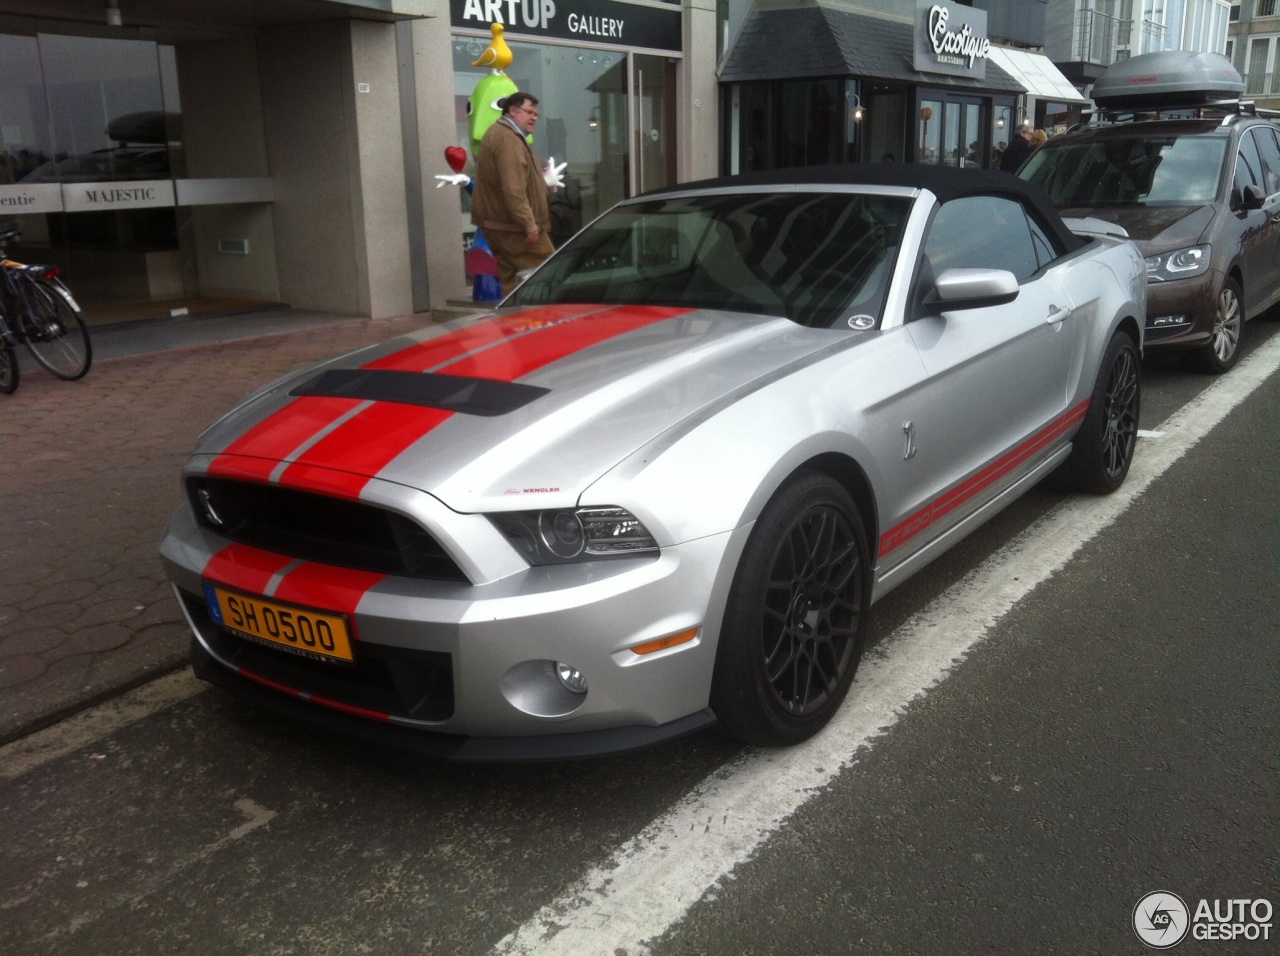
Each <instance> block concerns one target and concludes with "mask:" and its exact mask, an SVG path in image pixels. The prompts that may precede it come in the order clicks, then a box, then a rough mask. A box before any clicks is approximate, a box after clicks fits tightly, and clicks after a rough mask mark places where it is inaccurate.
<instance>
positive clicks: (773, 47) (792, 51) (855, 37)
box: [720, 0, 1024, 93]
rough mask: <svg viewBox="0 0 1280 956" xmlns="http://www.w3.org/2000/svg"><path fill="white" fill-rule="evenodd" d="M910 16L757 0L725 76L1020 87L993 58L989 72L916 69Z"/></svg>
mask: <svg viewBox="0 0 1280 956" xmlns="http://www.w3.org/2000/svg"><path fill="white" fill-rule="evenodd" d="M914 56H915V27H914V25H913V23H912V22H911V21H909V20H905V19H902V18H893V17H889V16H884V17H877V16H871V15H869V14H862V13H854V12H852V11H851V10H848V9H846V8H845V7H843V6H841V5H837V4H835V3H831V4H828V3H825V2H823V0H807V2H806V0H800V2H796V0H789V2H787V3H782V2H777V0H757V2H756V4H755V5H754V6H753V7H752V10H751V13H750V14H748V15H747V19H746V20H745V21H744V22H743V24H742V29H741V30H739V31H738V35H737V37H736V38H735V40H734V43H733V49H732V50H730V51H729V55H728V56H727V57H725V61H724V66H723V67H722V68H721V70H720V81H721V82H722V83H742V82H751V81H754V80H791V79H801V78H804V77H817V76H865V77H876V78H879V79H885V80H896V81H900V82H903V83H920V84H927V85H929V86H953V87H961V88H967V89H980V90H995V91H998V92H1009V93H1022V92H1024V90H1023V86H1022V84H1021V83H1019V82H1018V81H1017V80H1015V79H1014V78H1013V77H1011V76H1010V75H1009V74H1008V73H1007V72H1005V70H1003V69H1001V67H1000V65H999V64H997V63H996V62H995V61H994V59H990V60H988V61H987V71H986V72H987V75H986V79H983V80H974V79H969V78H967V77H960V76H948V75H946V74H944V73H919V72H917V71H916V69H915V66H914Z"/></svg>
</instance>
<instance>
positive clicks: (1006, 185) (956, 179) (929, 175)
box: [640, 163, 1086, 252]
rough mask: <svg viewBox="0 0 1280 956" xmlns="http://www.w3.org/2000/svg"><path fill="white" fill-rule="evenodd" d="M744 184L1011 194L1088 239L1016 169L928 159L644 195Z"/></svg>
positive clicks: (802, 170)
mask: <svg viewBox="0 0 1280 956" xmlns="http://www.w3.org/2000/svg"><path fill="white" fill-rule="evenodd" d="M739 186H817V187H821V186H905V187H908V188H912V189H927V190H929V191H930V192H931V193H933V194H934V195H935V196H937V197H938V201H939V202H944V203H945V202H949V201H950V200H952V199H957V198H959V197H961V196H1001V195H1003V196H1007V197H1009V198H1011V199H1015V200H1018V201H1020V202H1022V203H1023V204H1025V205H1026V206H1027V207H1028V208H1029V209H1031V210H1032V211H1033V212H1034V213H1035V215H1036V218H1037V219H1038V220H1039V221H1040V224H1041V225H1042V226H1043V227H1044V228H1045V229H1046V230H1047V231H1048V232H1050V233H1051V234H1052V235H1053V237H1054V238H1055V239H1057V241H1058V242H1059V244H1060V246H1061V248H1063V249H1065V250H1066V251H1068V252H1070V251H1072V250H1074V249H1078V248H1080V247H1081V246H1082V245H1084V244H1085V241H1086V240H1084V239H1082V238H1080V237H1079V236H1077V235H1076V234H1075V233H1073V232H1072V231H1071V230H1070V229H1068V228H1067V227H1066V224H1065V223H1063V221H1062V217H1061V216H1060V215H1059V214H1058V210H1057V209H1055V208H1054V205H1053V203H1052V202H1051V201H1050V199H1049V194H1048V193H1047V192H1045V191H1044V189H1043V188H1042V187H1040V186H1038V185H1036V184H1035V183H1029V182H1027V181H1025V180H1022V179H1019V178H1018V177H1017V176H1014V175H1013V174H1011V173H1006V172H998V171H995V170H989V169H972V168H970V169H958V168H956V167H954V166H932V165H925V164H923V163H878V164H874V163H841V164H837V165H830V166H796V167H794V168H791V169H774V170H770V171H768V172H760V173H742V174H740V175H737V176H720V177H718V178H716V179H703V180H700V181H698V182H693V183H681V184H679V185H676V186H666V187H663V188H662V189H655V190H652V191H650V192H647V193H644V194H643V196H642V197H640V198H649V197H658V196H662V195H666V194H670V193H677V192H684V191H686V190H690V189H733V188H735V187H739Z"/></svg>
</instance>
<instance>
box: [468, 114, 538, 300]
mask: <svg viewBox="0 0 1280 956" xmlns="http://www.w3.org/2000/svg"><path fill="white" fill-rule="evenodd" d="M498 107H499V109H501V110H502V118H501V119H499V120H498V121H497V122H496V123H494V124H493V125H492V126H490V127H489V129H488V131H487V132H486V133H485V134H484V138H483V139H481V140H480V149H479V152H478V154H477V156H476V176H475V186H474V187H473V189H472V193H471V221H472V222H473V223H475V224H476V225H477V226H479V227H480V229H482V230H483V231H484V237H485V239H486V241H487V242H488V243H489V248H490V249H491V250H492V251H493V254H494V257H495V258H496V259H497V260H498V280H499V281H500V282H501V283H502V294H503V295H504V296H506V295H510V294H511V291H512V290H513V289H515V287H516V273H517V272H520V271H521V270H524V269H532V268H533V267H535V266H538V265H541V264H542V262H543V261H544V260H545V259H546V258H547V256H549V255H551V253H552V252H553V251H555V250H554V247H553V246H552V245H551V236H550V232H551V211H550V208H549V206H548V203H547V184H546V182H545V181H544V179H543V175H542V164H541V163H540V162H539V161H538V157H537V156H535V155H534V153H533V148H532V147H530V145H529V142H528V140H527V139H526V138H525V137H527V136H531V135H533V129H534V127H535V126H536V125H537V123H538V100H537V97H535V96H534V95H533V94H532V93H523V92H516V93H512V94H511V95H510V96H508V97H507V98H506V99H505V100H499V101H498Z"/></svg>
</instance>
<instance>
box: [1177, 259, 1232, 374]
mask: <svg viewBox="0 0 1280 956" xmlns="http://www.w3.org/2000/svg"><path fill="white" fill-rule="evenodd" d="M1243 335H1244V296H1243V294H1242V293H1241V292H1240V286H1239V284H1238V283H1237V282H1236V280H1235V279H1223V280H1222V288H1221V289H1220V290H1219V291H1218V297H1217V305H1216V307H1215V310H1214V315H1213V331H1212V332H1211V333H1210V335H1209V341H1208V342H1206V343H1205V344H1204V345H1203V346H1201V347H1200V348H1199V349H1197V350H1196V351H1194V352H1192V353H1191V356H1190V358H1191V364H1192V365H1193V366H1194V367H1195V368H1197V369H1199V370H1200V371H1202V372H1209V373H1210V374H1212V375H1221V374H1222V373H1223V372H1226V371H1229V370H1230V369H1231V368H1232V367H1233V366H1234V365H1235V364H1236V362H1238V361H1239V360H1240V340H1241V338H1242V337H1243Z"/></svg>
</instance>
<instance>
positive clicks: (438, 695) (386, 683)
mask: <svg viewBox="0 0 1280 956" xmlns="http://www.w3.org/2000/svg"><path fill="white" fill-rule="evenodd" d="M182 600H183V603H184V604H185V605H186V609H187V613H188V614H189V615H190V616H191V620H192V622H193V623H194V624H195V625H196V629H197V630H198V631H199V632H200V636H201V637H202V638H203V639H204V641H205V642H206V643H207V644H208V645H209V647H210V649H212V650H213V652H214V653H215V654H217V655H218V657H220V658H221V659H222V660H223V661H225V662H226V663H228V664H231V665H232V666H234V667H237V668H243V669H244V670H246V671H249V672H250V673H253V674H256V675H258V676H259V677H265V678H267V679H268V680H271V681H274V682H275V683H277V684H282V685H284V686H285V687H289V688H292V689H293V690H298V691H302V692H304V693H306V694H310V695H311V696H312V697H323V698H325V699H326V700H330V701H336V702H338V703H340V704H346V705H348V706H350V707H358V708H361V709H363V710H370V711H374V712H376V713H379V714H390V715H392V716H393V717H409V718H412V719H413V720H447V719H448V718H449V717H451V716H453V658H452V657H451V656H450V655H449V654H446V653H444V652H441V651H415V650H410V649H408V648H402V647H386V646H383V645H380V644H365V643H363V642H360V641H356V642H355V648H354V650H355V657H356V659H355V663H354V664H334V663H329V662H327V661H315V660H310V659H308V658H305V657H299V656H297V655H295V654H289V653H287V652H286V651H277V650H275V649H274V648H271V647H266V646H263V645H260V644H257V643H255V642H253V641H251V640H248V639H247V638H243V637H238V636H237V635H235V634H232V633H231V632H230V631H228V630H226V629H225V628H223V627H221V626H219V625H217V624H215V623H214V622H213V619H212V618H211V617H210V616H209V608H208V606H207V605H206V604H205V603H204V601H202V600H200V598H199V597H197V596H196V595H194V594H188V593H185V592H184V593H183V594H182Z"/></svg>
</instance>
